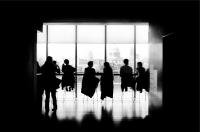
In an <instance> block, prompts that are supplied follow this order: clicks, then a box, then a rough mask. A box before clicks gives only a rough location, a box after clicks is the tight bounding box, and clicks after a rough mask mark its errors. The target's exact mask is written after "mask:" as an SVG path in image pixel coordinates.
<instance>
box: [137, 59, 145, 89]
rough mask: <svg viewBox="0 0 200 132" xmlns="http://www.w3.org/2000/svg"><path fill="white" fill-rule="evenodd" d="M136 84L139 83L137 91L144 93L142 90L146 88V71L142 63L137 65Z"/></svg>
mask: <svg viewBox="0 0 200 132" xmlns="http://www.w3.org/2000/svg"><path fill="white" fill-rule="evenodd" d="M136 75H137V76H136V83H137V88H136V89H137V90H138V91H140V93H141V92H142V89H144V88H145V69H144V67H143V66H142V62H138V63H137V69H136Z"/></svg>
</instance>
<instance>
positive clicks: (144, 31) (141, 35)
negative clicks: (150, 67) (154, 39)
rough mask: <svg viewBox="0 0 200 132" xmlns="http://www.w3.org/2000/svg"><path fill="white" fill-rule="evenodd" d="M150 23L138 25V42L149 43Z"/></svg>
mask: <svg viewBox="0 0 200 132" xmlns="http://www.w3.org/2000/svg"><path fill="white" fill-rule="evenodd" d="M148 36H149V25H148V24H141V25H136V43H148Z"/></svg>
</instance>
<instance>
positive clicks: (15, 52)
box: [0, 1, 199, 131]
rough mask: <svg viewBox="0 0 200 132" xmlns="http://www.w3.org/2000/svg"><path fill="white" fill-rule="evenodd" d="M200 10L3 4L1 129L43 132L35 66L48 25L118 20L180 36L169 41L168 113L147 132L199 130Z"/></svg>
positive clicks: (176, 5) (192, 6)
mask: <svg viewBox="0 0 200 132" xmlns="http://www.w3.org/2000/svg"><path fill="white" fill-rule="evenodd" d="M198 10H199V3H198V2H158V1H157V2H144V1H143V2H131V1H129V2H0V20H1V21H0V35H1V36H0V40H1V41H0V43H1V48H0V55H1V81H0V83H1V96H0V98H1V114H2V115H1V118H0V120H1V123H2V125H1V126H2V128H1V129H4V130H16V131H17V130H29V131H31V130H37V127H38V123H37V114H36V113H35V97H36V96H35V93H36V92H35V89H34V73H35V71H34V68H35V67H34V64H35V57H36V53H35V44H36V30H37V29H41V25H42V22H49V21H57V20H59V21H63V20H64V21H103V22H104V21H115V20H116V21H129V22H131V21H133V22H135V21H139V22H141V21H145V22H146V21H147V22H149V23H150V24H153V25H158V26H159V27H162V28H161V30H162V33H163V35H164V34H167V33H171V32H174V34H173V35H170V36H168V37H166V38H164V40H163V60H164V62H163V83H164V95H163V96H164V99H163V100H164V102H163V103H164V104H163V105H164V108H163V110H162V111H161V112H158V113H157V115H155V119H154V118H152V119H151V120H150V121H149V122H147V124H148V125H147V126H148V127H147V128H148V129H147V128H146V129H145V130H152V131H153V130H162V131H194V130H197V127H198V124H197V123H198V122H197V120H198V117H199V116H198V108H199V107H198V93H199V92H198V73H199V71H198V70H199V65H198V64H199V63H198V59H199V58H198V56H199V54H198V48H199V47H198V36H199V18H198V17H199V13H198V12H199V11H198ZM155 114H156V113H155ZM131 125H132V124H129V126H131ZM129 126H127V127H129ZM130 128H131V127H130ZM141 129H142V127H141ZM138 131H139V129H138Z"/></svg>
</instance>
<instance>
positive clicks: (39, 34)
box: [37, 25, 46, 43]
mask: <svg viewBox="0 0 200 132" xmlns="http://www.w3.org/2000/svg"><path fill="white" fill-rule="evenodd" d="M37 43H46V25H43V31H42V32H40V31H37Z"/></svg>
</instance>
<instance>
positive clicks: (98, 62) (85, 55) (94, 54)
mask: <svg viewBox="0 0 200 132" xmlns="http://www.w3.org/2000/svg"><path fill="white" fill-rule="evenodd" d="M104 52H105V49H104V45H103V44H78V47H77V55H78V57H77V61H78V62H77V65H78V68H77V71H78V72H84V69H85V68H86V67H87V66H88V65H87V63H88V61H94V66H93V68H95V70H96V72H100V71H101V72H102V71H103V70H102V68H103V62H104V54H105V53H104Z"/></svg>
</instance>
